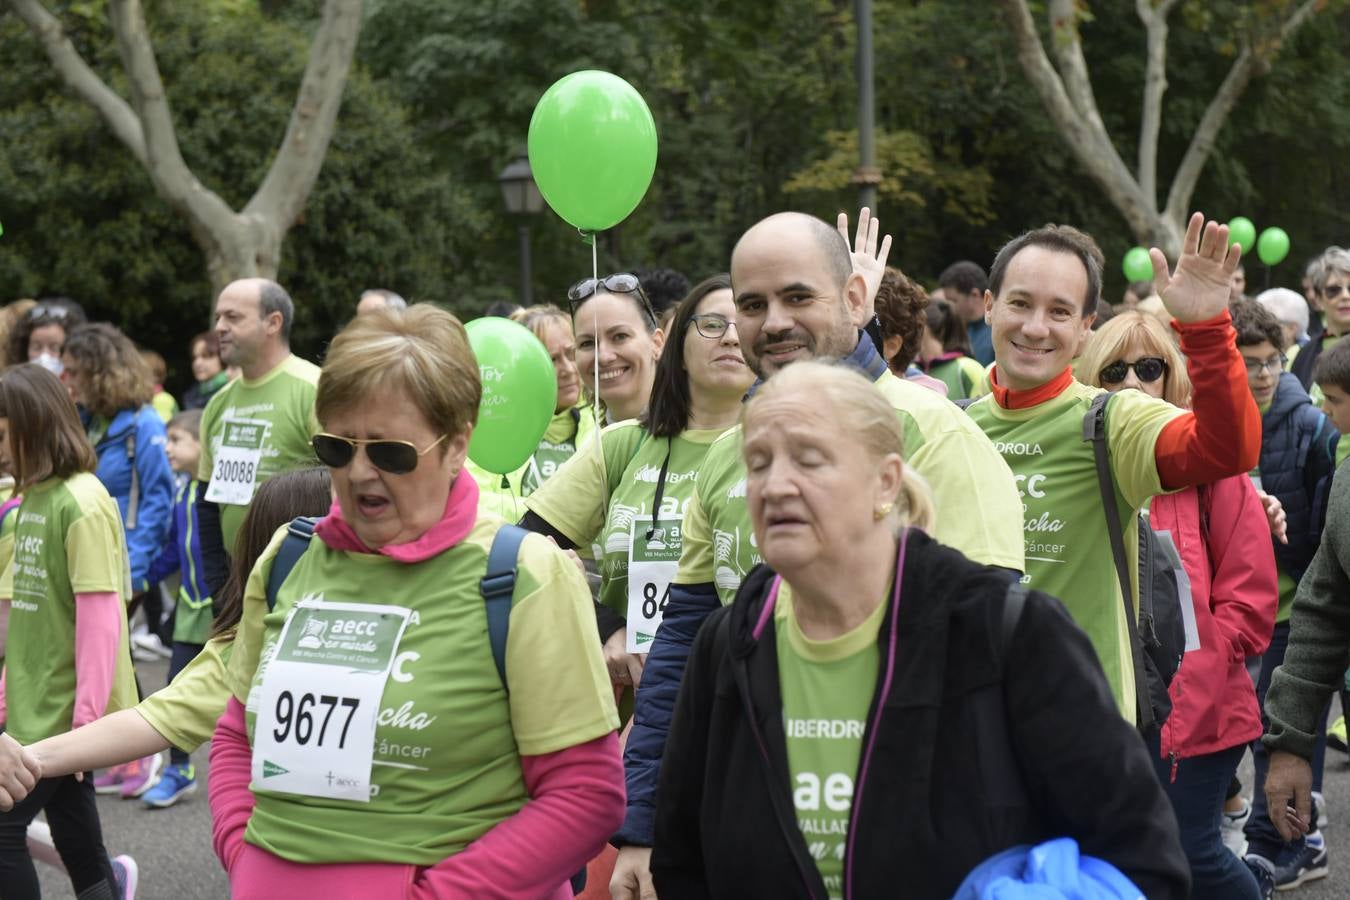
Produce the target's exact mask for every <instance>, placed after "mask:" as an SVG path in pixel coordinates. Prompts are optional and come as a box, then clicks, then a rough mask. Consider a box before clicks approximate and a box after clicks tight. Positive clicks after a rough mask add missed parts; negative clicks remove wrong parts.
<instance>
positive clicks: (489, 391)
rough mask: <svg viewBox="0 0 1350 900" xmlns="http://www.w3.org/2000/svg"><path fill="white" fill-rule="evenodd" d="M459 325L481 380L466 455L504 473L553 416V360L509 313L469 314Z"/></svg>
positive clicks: (533, 445) (531, 448)
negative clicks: (471, 316)
mask: <svg viewBox="0 0 1350 900" xmlns="http://www.w3.org/2000/svg"><path fill="white" fill-rule="evenodd" d="M464 330H465V331H466V332H468V335H469V346H470V347H472V348H473V353H474V356H476V357H478V371H479V375H480V377H481V378H482V381H483V397H482V400H481V401H480V402H479V404H478V424H477V425H475V426H474V429H473V435H472V437H470V438H469V459H471V460H473V461H474V462H475V463H477V464H478V465H479V466H481V467H482V468H484V469H486V470H487V471H489V472H496V473H497V474H498V475H506V474H507V473H509V472H514V471H515V470H516V469H519V468H520V467H521V466H523V465H524V464H525V462H526V461H527V460H528V459H529V458H530V457H531V456H533V455H534V452H535V450H537V449H538V447H539V441H540V439H541V438H543V436H544V431H545V430H546V429H547V428H548V423H549V421H550V420H552V418H553V409H554V406H556V405H557V402H558V380H557V376H556V375H555V374H554V370H553V361H552V360H551V359H549V355H548V350H546V349H545V348H544V345H543V343H542V342H541V341H540V340H539V339H538V338H537V337H535V336H534V333H533V332H532V331H530V330H529V329H528V328H526V327H525V326H524V325H520V324H518V323H516V322H512V321H511V320H510V319H502V318H497V317H496V316H488V317H484V318H482V319H474V320H473V321H472V322H470V323H469V324H468V325H465V326H464Z"/></svg>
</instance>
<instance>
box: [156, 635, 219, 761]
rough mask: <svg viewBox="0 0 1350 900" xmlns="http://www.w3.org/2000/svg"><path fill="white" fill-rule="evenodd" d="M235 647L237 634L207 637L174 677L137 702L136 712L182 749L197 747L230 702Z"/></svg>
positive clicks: (209, 737) (165, 738) (213, 729)
mask: <svg viewBox="0 0 1350 900" xmlns="http://www.w3.org/2000/svg"><path fill="white" fill-rule="evenodd" d="M233 648H234V635H222V636H221V637H218V638H212V639H211V640H209V641H207V642H206V644H205V646H203V647H202V652H201V653H198V654H197V655H196V656H195V657H193V659H192V662H190V663H188V664H187V665H186V666H184V667H183V670H182V671H181V672H179V673H178V674H177V675H176V676H174V679H173V681H171V682H169V684H168V685H167V686H165V687H163V688H160V689H159V690H157V691H155V692H154V693H153V694H151V695H150V696H149V697H146V698H145V699H144V700H142V701H141V702H140V703H138V704H136V712H138V713H140V714H141V718H142V719H145V721H146V722H148V723H149V725H150V727H151V728H153V729H155V730H156V731H158V732H159V733H160V735H161V736H162V737H163V738H164V740H166V741H168V742H169V743H170V744H173V745H174V746H175V747H177V748H178V749H179V750H183V751H186V752H188V753H191V752H192V751H194V750H196V749H197V748H198V747H200V746H201V745H202V744H205V743H206V742H207V741H209V740H211V735H212V734H213V733H214V732H215V730H216V721H217V720H218V719H219V718H220V717H221V715H222V714H223V713H224V712H225V704H226V703H227V702H229V699H230V685H229V682H228V681H227V680H226V666H227V665H228V663H229V661H230V653H231V651H232V650H233Z"/></svg>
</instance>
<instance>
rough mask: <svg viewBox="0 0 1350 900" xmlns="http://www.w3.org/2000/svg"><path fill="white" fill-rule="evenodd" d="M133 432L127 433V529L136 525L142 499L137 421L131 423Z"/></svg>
mask: <svg viewBox="0 0 1350 900" xmlns="http://www.w3.org/2000/svg"><path fill="white" fill-rule="evenodd" d="M131 425H132V427H131V433H130V434H128V435H127V462H128V463H129V464H130V465H131V498H130V499H129V500H128V501H127V522H126V525H127V530H128V531H130V530H131V529H133V528H135V527H136V507H138V506H139V505H140V500H141V480H140V477H139V473H138V472H137V471H136V422H135V421H134V420H133V421H132V423H131Z"/></svg>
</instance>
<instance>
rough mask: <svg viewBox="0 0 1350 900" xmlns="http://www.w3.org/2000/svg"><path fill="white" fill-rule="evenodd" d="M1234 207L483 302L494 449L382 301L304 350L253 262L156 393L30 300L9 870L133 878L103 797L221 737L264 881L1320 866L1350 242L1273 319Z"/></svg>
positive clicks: (1109, 888)
mask: <svg viewBox="0 0 1350 900" xmlns="http://www.w3.org/2000/svg"><path fill="white" fill-rule="evenodd" d="M1226 237H1227V234H1226V228H1225V227H1223V226H1220V225H1218V224H1217V223H1214V222H1208V223H1207V222H1205V221H1204V219H1203V218H1202V217H1201V216H1200V215H1199V214H1197V215H1196V216H1194V217H1193V218H1192V220H1191V221H1190V223H1189V227H1188V230H1187V233H1186V236H1185V240H1184V246H1183V250H1182V253H1181V256H1180V258H1179V259H1176V260H1172V261H1170V263H1169V261H1168V260H1166V259H1164V258H1163V256H1162V255H1161V254H1160V253H1157V252H1156V251H1155V252H1154V255H1153V265H1154V269H1155V272H1157V273H1158V274H1157V278H1156V280H1155V282H1153V283H1139V284H1132V285H1130V286H1129V288H1128V289H1127V291H1126V293H1125V296H1124V298H1123V300H1122V302H1121V303H1119V304H1108V303H1107V302H1106V301H1105V299H1104V298H1103V297H1102V268H1103V262H1104V261H1103V257H1102V254H1101V251H1100V250H1099V249H1098V247H1097V245H1096V243H1095V242H1094V241H1093V239H1092V238H1091V237H1090V236H1089V235H1086V234H1084V233H1082V232H1080V231H1077V230H1075V229H1073V228H1070V227H1067V226H1046V227H1043V228H1039V229H1035V230H1032V231H1029V232H1026V233H1024V234H1022V235H1020V236H1018V237H1016V238H1014V239H1013V240H1012V241H1010V242H1009V243H1008V244H1006V245H1005V246H1004V247H1003V248H1002V249H1000V250H999V252H998V253H997V255H996V256H995V257H994V259H993V262H992V265H991V266H990V268H989V270H988V271H987V272H986V271H985V269H984V268H982V267H981V266H980V265H978V264H976V263H974V262H970V261H962V262H958V263H955V264H953V265H952V266H950V267H948V268H947V269H946V270H945V271H944V272H943V273H942V275H941V276H940V278H939V283H938V285H937V286H936V288H935V289H934V290H932V291H931V292H930V291H926V290H925V289H924V288H923V287H921V286H920V285H919V284H917V283H916V282H914V281H912V280H911V279H910V278H908V277H906V276H905V275H904V274H903V273H902V272H901V271H899V270H898V269H896V268H893V267H888V266H887V265H886V263H887V258H888V255H889V246H890V239H889V237H886V238H882V237H881V234H880V227H879V224H878V222H877V221H876V220H875V219H874V218H871V217H870V215H869V213H868V211H867V210H863V211H862V213H861V214H860V216H859V221H858V222H857V228H856V232H855V233H854V235H853V236H852V237H850V234H849V228H848V221H847V218H846V217H845V216H840V219H839V221H838V222H837V223H836V224H834V225H831V224H829V223H826V222H823V221H821V220H819V219H816V218H813V217H811V216H808V215H804V214H799V213H783V214H778V215H774V216H770V217H768V218H766V219H764V220H762V221H760V222H758V223H756V224H755V225H754V226H753V227H751V228H750V229H748V230H747V231H746V232H745V234H744V235H743V236H742V237H741V239H740V241H739V242H738V243H737V244H736V246H735V249H734V250H733V252H732V254H731V256H730V259H729V261H728V262H729V266H728V271H727V272H723V273H720V274H712V275H710V276H709V277H707V278H705V279H704V280H702V281H700V282H698V283H697V284H695V285H693V286H691V285H690V284H689V282H688V281H687V280H685V279H684V278H683V276H680V275H678V274H677V273H674V272H671V271H669V270H649V271H641V272H638V273H636V274H632V273H626V272H621V273H615V274H611V275H607V276H605V277H603V278H586V279H582V280H580V281H578V282H576V283H575V284H574V285H573V286H572V287H571V288H570V289H569V290H567V291H566V293H565V294H563V293H562V292H560V296H559V298H558V299H559V303H558V304H557V305H552V304H549V305H541V306H534V307H530V308H527V309H518V308H517V309H511V308H499V309H493V310H490V311H489V312H490V313H492V314H501V315H508V316H509V317H510V318H512V319H514V320H515V321H517V322H519V323H521V324H522V325H523V326H524V327H525V328H527V329H528V330H529V331H530V332H531V333H532V334H533V335H534V336H535V337H536V338H537V339H538V340H539V341H540V343H541V344H542V345H543V346H544V348H545V349H546V350H547V352H548V354H549V356H550V358H551V359H552V362H553V365H554V369H555V372H556V376H557V385H558V391H557V404H556V409H555V411H554V416H553V418H552V420H551V421H550V423H549V425H548V427H547V429H546V431H545V432H544V434H543V436H542V438H541V440H540V442H539V446H538V449H537V451H536V452H535V453H534V455H533V456H532V458H531V459H530V460H529V461H527V462H526V463H525V464H524V465H523V466H522V467H521V468H520V469H519V470H517V471H515V472H512V473H508V474H507V475H505V476H502V475H498V474H494V473H490V472H487V471H485V470H483V469H481V468H479V467H478V466H475V465H474V464H473V463H472V462H470V461H469V460H468V446H469V438H470V436H471V433H472V429H473V426H474V423H475V420H476V417H477V412H478V406H479V402H480V399H481V385H480V381H479V369H478V364H477V362H476V360H475V358H474V355H473V352H472V349H471V348H470V346H469V343H468V339H467V335H466V333H465V330H464V328H463V327H462V325H461V324H460V322H459V321H458V320H457V319H456V318H455V317H454V316H451V315H450V314H448V313H446V312H444V311H442V310H441V309H439V308H437V307H435V306H432V305H430V304H413V305H408V304H407V303H406V302H405V301H404V300H403V299H402V298H401V297H399V296H398V295H397V294H394V293H392V292H390V291H386V290H372V291H367V292H365V293H364V294H363V295H362V296H361V298H360V301H359V304H358V305H357V308H356V313H357V315H355V317H354V318H353V319H352V321H351V322H350V323H349V324H348V325H347V326H346V327H344V328H343V329H342V330H341V331H340V332H339V333H338V334H337V335H336V336H335V337H334V338H333V340H332V342H331V343H330V344H329V346H328V348H327V351H326V353H325V356H324V360H323V365H322V368H319V367H318V366H316V365H314V364H313V363H310V362H308V361H306V360H303V359H300V358H299V357H297V356H295V355H294V354H292V353H291V352H290V346H289V334H290V329H291V325H292V322H293V319H294V317H295V316H296V315H297V314H301V315H303V313H304V309H303V306H300V307H299V308H298V309H297V306H296V304H295V303H294V302H293V301H292V299H291V298H290V296H289V295H288V294H287V292H286V291H285V290H284V289H283V288H282V287H281V286H280V285H278V284H276V283H274V282H272V281H268V280H264V279H246V280H242V281H237V282H234V283H232V284H230V285H228V286H227V287H226V288H225V289H224V290H223V291H222V292H221V293H220V295H219V296H218V297H217V298H216V300H215V303H214V306H213V309H212V315H213V328H212V330H210V331H208V332H205V333H203V334H201V335H198V336H196V337H194V338H193V339H192V340H191V341H190V343H189V346H188V347H186V348H185V350H186V351H187V353H188V356H187V359H190V365H191V371H192V376H193V385H192V387H191V388H190V389H189V390H188V391H187V392H186V393H185V394H184V395H183V396H182V398H181V403H179V402H176V401H175V400H174V398H173V397H171V396H170V395H169V394H168V393H166V392H165V391H164V389H163V382H164V380H165V377H166V374H165V370H166V365H165V361H164V360H163V359H162V358H161V357H159V356H158V355H157V354H154V353H151V352H145V351H141V350H138V348H137V347H136V346H135V345H134V343H133V342H132V341H131V340H130V339H129V338H127V337H126V336H125V335H123V334H122V333H121V332H119V331H118V330H117V329H116V328H114V327H112V326H110V325H108V324H104V323H88V322H86V316H85V313H84V311H83V310H82V308H81V307H80V306H79V304H77V303H75V302H74V301H71V300H68V299H65V298H49V299H44V300H42V301H39V302H34V301H18V302H17V303H14V304H10V305H9V306H8V307H6V308H5V309H4V310H3V311H2V312H0V331H3V332H4V333H5V336H4V337H3V338H0V344H3V345H4V346H5V347H6V349H7V360H6V362H7V363H8V367H7V368H6V369H5V371H4V373H3V375H0V431H3V434H2V435H0V468H2V469H3V474H4V476H5V478H6V480H5V481H4V482H3V485H4V487H5V490H6V492H7V495H8V497H7V499H6V500H5V502H4V504H3V506H0V563H3V575H2V576H0V635H3V643H2V644H0V647H2V648H3V654H4V667H5V669H4V687H3V691H2V692H0V698H3V701H4V703H3V709H2V711H0V717H2V718H3V721H4V726H5V733H4V735H3V737H0V810H3V812H0V897H2V898H6V900H7V898H22V900H27V898H35V897H37V896H39V889H38V879H37V875H36V870H35V868H34V860H38V861H40V862H42V863H44V864H51V865H56V866H62V867H64V869H65V870H66V872H67V873H68V875H69V878H70V881H71V884H72V886H73V888H74V890H75V892H76V895H77V896H78V897H80V898H105V897H107V898H114V897H115V898H127V897H132V896H134V894H135V891H136V889H137V882H138V880H139V878H140V873H139V872H138V869H137V866H136V863H135V861H134V860H133V859H132V858H131V857H129V856H127V855H125V854H123V855H116V856H111V857H110V855H109V851H108V850H107V849H106V848H105V839H104V835H103V833H102V830H101V827H100V823H99V819H98V812H97V805H96V804H95V802H94V795H95V794H96V793H118V794H120V795H121V796H123V797H124V798H128V799H132V798H134V799H136V800H137V802H139V803H141V804H142V805H144V806H146V807H149V808H151V809H154V808H163V807H168V806H172V805H174V804H175V803H177V802H180V801H181V800H182V799H183V798H185V797H188V796H190V795H192V794H193V793H195V792H196V790H197V787H198V784H197V781H198V779H197V775H196V772H195V770H194V767H193V764H192V761H191V753H192V752H193V751H195V750H197V749H198V748H199V747H202V746H203V745H205V744H207V743H208V742H209V744H210V751H209V752H210V762H211V777H210V783H209V785H208V788H209V789H208V790H207V792H206V793H207V802H208V803H209V804H210V808H211V813H212V823H213V825H212V834H211V835H210V836H209V839H210V840H211V844H212V846H213V848H214V849H215V851H216V853H217V855H218V857H219V859H220V861H221V864H222V866H223V867H224V869H225V870H226V872H227V873H228V876H229V881H230V885H231V893H232V896H234V897H237V898H263V897H278V896H285V895H288V894H293V893H296V892H304V893H305V894H306V895H309V894H314V895H323V896H329V897H333V898H344V897H353V898H355V897H418V898H432V897H510V898H541V897H542V898H555V897H556V898H562V897H571V896H575V895H578V894H581V895H584V896H591V897H594V896H605V895H610V896H612V897H614V898H616V900H639V898H648V897H654V896H659V897H662V898H666V900H671V898H684V897H691V898H693V897H751V896H756V897H818V898H825V897H830V898H844V897H857V898H863V897H881V896H913V897H952V896H956V897H960V898H976V897H985V896H995V895H996V894H995V893H994V892H996V891H997V890H999V885H1000V884H1003V885H1005V886H1006V884H1007V879H1012V880H1014V881H1022V880H1027V881H1035V880H1037V879H1047V878H1049V879H1056V878H1072V879H1076V880H1077V881H1078V882H1080V887H1083V888H1084V889H1086V888H1087V887H1091V888H1092V889H1093V890H1096V891H1098V892H1099V894H1097V895H1100V896H1121V897H1135V896H1139V895H1143V896H1146V897H1149V898H1184V897H1197V898H1202V897H1203V898H1209V897H1213V898H1259V897H1269V896H1271V895H1272V892H1273V891H1274V890H1275V889H1277V888H1278V889H1281V890H1288V889H1293V888H1296V887H1298V886H1299V885H1301V884H1303V883H1306V882H1308V881H1310V880H1314V879H1317V878H1320V877H1324V876H1326V875H1327V874H1328V872H1329V871H1330V867H1329V860H1328V853H1327V849H1326V844H1325V840H1324V838H1323V835H1322V832H1321V826H1322V825H1324V824H1325V823H1326V810H1325V804H1324V803H1323V802H1322V801H1321V795H1320V787H1321V775H1322V767H1323V760H1324V757H1325V748H1326V746H1327V743H1328V732H1330V739H1331V741H1332V743H1333V744H1335V743H1336V741H1337V740H1338V739H1339V745H1338V746H1340V747H1342V748H1344V747H1345V726H1344V719H1343V717H1342V718H1341V719H1338V720H1336V721H1335V722H1333V723H1332V725H1331V727H1330V728H1329V729H1328V727H1327V720H1328V718H1329V709H1330V701H1331V698H1332V695H1333V694H1334V693H1336V692H1338V691H1340V692H1342V696H1343V697H1344V696H1345V692H1346V691H1347V690H1350V574H1348V570H1350V476H1345V475H1342V477H1340V478H1339V479H1335V478H1334V473H1335V471H1336V466H1337V463H1338V462H1339V461H1340V460H1341V459H1343V458H1344V456H1345V455H1346V453H1347V451H1350V446H1344V445H1342V443H1341V442H1340V441H1339V435H1340V432H1341V431H1343V430H1345V429H1346V428H1350V342H1338V340H1337V339H1338V338H1339V337H1340V336H1341V335H1342V334H1343V333H1345V332H1346V331H1348V330H1350V252H1347V251H1345V250H1341V249H1339V248H1330V249H1329V250H1327V251H1326V253H1324V254H1322V255H1321V256H1319V257H1318V259H1316V260H1314V261H1313V262H1312V263H1311V264H1310V266H1309V268H1308V273H1307V279H1306V283H1305V285H1304V290H1305V293H1304V295H1299V294H1297V293H1295V292H1293V291H1289V290H1284V289H1278V288H1277V289H1274V290H1271V291H1266V292H1263V293H1261V294H1260V295H1258V296H1257V297H1256V298H1255V299H1249V298H1248V297H1246V296H1245V293H1244V291H1245V281H1244V276H1243V272H1242V268H1241V264H1240V261H1239V253H1238V252H1237V250H1236V249H1233V248H1230V247H1229V246H1228V242H1227V240H1226ZM1159 585H1161V587H1159ZM131 622H136V623H138V624H137V626H136V630H135V631H133V630H132V629H131V627H130V624H129V623H131ZM156 657H164V658H167V659H168V660H169V677H170V684H169V685H168V686H167V687H164V688H161V689H159V690H153V689H154V688H155V687H156V686H155V685H145V684H141V683H140V682H139V681H138V680H137V678H136V675H135V671H134V667H133V658H135V659H138V660H140V659H150V658H156ZM1342 706H1343V708H1344V707H1346V706H1347V704H1346V703H1345V702H1343V703H1342ZM1248 749H1250V750H1251V752H1252V754H1253V757H1254V760H1255V783H1254V784H1251V785H1245V786H1244V785H1242V784H1240V783H1239V782H1238V781H1237V779H1236V772H1237V768H1238V765H1239V762H1240V761H1241V759H1242V757H1243V756H1244V754H1245V753H1246V752H1247V751H1248ZM166 756H167V764H166V763H165V757H166ZM40 816H41V817H40ZM200 839H201V840H202V841H206V840H207V839H208V836H207V835H205V834H203V835H201V836H200ZM108 844H109V845H112V846H116V844H117V835H115V834H112V835H109V836H108ZM607 845H610V847H612V848H617V854H615V853H614V852H613V849H607ZM146 877H147V878H153V873H149V872H147V873H146ZM588 882H589V883H588ZM1059 886H1060V887H1065V888H1066V891H1067V887H1066V886H1065V885H1062V884H1061V885H1059Z"/></svg>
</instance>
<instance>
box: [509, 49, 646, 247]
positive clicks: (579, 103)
mask: <svg viewBox="0 0 1350 900" xmlns="http://www.w3.org/2000/svg"><path fill="white" fill-rule="evenodd" d="M529 151H530V169H531V170H532V171H533V172H534V180H535V183H536V184H538V185H539V192H540V193H541V194H543V195H544V199H545V200H547V201H548V205H549V206H551V207H552V208H553V211H554V212H556V213H557V214H558V215H560V216H562V217H563V218H564V219H566V220H567V221H568V222H570V223H571V224H573V225H575V226H576V227H577V228H580V229H581V230H583V231H604V230H605V229H606V228H613V227H614V226H615V225H617V224H619V223H620V222H622V221H623V220H624V219H626V218H627V217H628V214H629V213H631V212H632V211H633V210H634V209H636V208H637V205H638V203H639V202H640V201H641V200H642V196H643V195H644V194H645V193H647V186H648V185H650V184H651V181H652V174H653V173H654V172H655V171H656V121H655V120H654V119H652V113H651V110H649V109H648V108H647V103H646V101H644V100H643V99H642V95H641V94H639V93H638V92H637V90H635V89H634V88H633V86H632V85H631V84H629V83H628V82H626V81H624V80H623V79H622V78H620V77H619V76H617V75H611V74H610V73H609V72H600V71H596V70H594V69H587V70H585V71H581V72H573V73H572V74H571V75H567V76H565V77H563V78H561V79H559V80H558V81H557V82H555V83H554V84H553V86H552V87H550V88H549V89H548V90H547V91H545V92H544V96H543V97H541V98H539V105H537V106H536V107H535V108H534V115H533V116H532V117H531V118H530V137H529Z"/></svg>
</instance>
